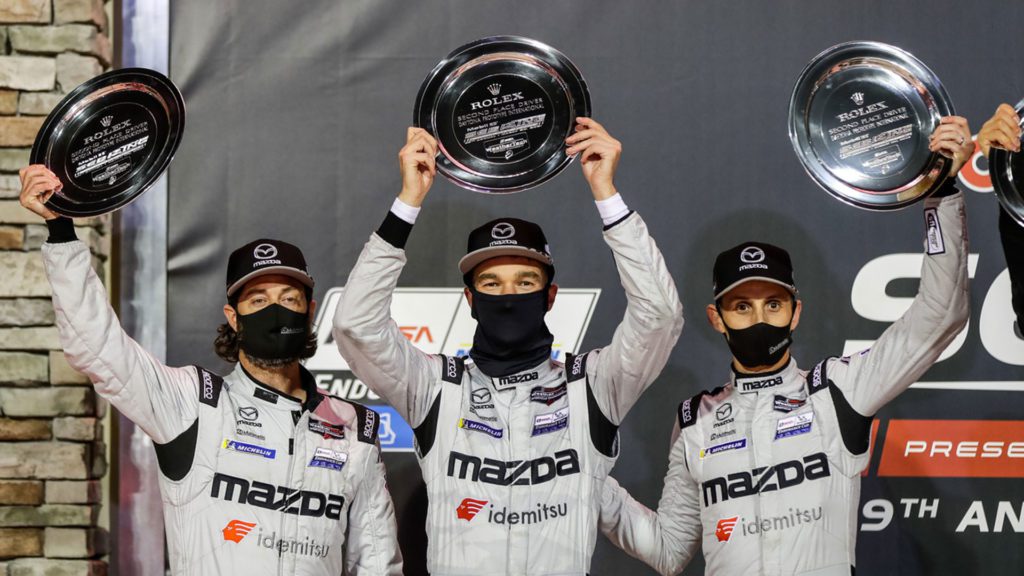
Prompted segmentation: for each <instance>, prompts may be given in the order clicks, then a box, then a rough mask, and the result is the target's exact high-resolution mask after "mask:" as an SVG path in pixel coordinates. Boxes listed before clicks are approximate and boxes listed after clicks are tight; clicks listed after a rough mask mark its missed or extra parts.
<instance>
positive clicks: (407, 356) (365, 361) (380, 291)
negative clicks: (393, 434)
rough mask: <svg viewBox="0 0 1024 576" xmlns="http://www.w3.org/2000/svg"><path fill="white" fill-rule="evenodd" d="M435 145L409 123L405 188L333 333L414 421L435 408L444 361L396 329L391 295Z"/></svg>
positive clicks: (359, 372)
mask: <svg viewBox="0 0 1024 576" xmlns="http://www.w3.org/2000/svg"><path fill="white" fill-rule="evenodd" d="M436 153H437V143H436V142H435V141H434V139H433V138H432V137H431V136H430V134H428V133H427V132H426V131H425V130H422V129H419V128H410V129H409V132H408V135H407V139H406V145H405V147H403V148H402V151H401V152H400V153H399V165H400V167H401V169H402V193H401V194H400V195H399V198H398V199H397V200H396V201H395V203H394V204H393V205H392V208H391V211H390V212H388V215H387V216H386V217H385V219H384V222H383V223H382V224H381V226H380V228H378V230H377V232H375V233H373V234H372V235H371V236H370V240H369V242H367V243H366V246H365V247H364V248H363V252H362V253H361V254H360V255H359V259H358V260H357V261H356V265H355V266H354V267H353V268H352V272H351V273H350V274H349V277H348V282H347V283H346V285H345V291H344V293H343V294H342V296H341V301H340V303H339V304H338V309H337V311H336V313H335V315H334V330H333V331H334V339H335V340H336V341H337V343H338V349H339V350H340V351H341V355H342V357H344V358H345V361H346V362H348V364H349V367H350V368H351V369H352V372H354V373H355V374H356V376H358V377H359V378H360V379H361V380H362V381H363V382H365V383H366V385H367V386H369V387H370V389H371V390H373V391H374V392H376V393H377V394H380V395H381V396H382V397H383V398H384V399H385V400H386V401H387V402H388V403H389V404H391V405H392V406H394V408H395V409H396V410H398V413H399V414H401V416H402V418H404V419H405V420H406V421H407V422H408V423H409V424H410V425H411V426H418V425H419V424H420V423H421V422H422V421H423V418H424V417H425V416H426V414H427V412H428V410H429V409H430V404H431V402H432V401H433V398H434V396H435V393H436V388H437V384H436V383H437V380H438V378H440V370H441V363H440V360H439V359H438V358H437V357H435V356H431V355H429V354H426V353H424V352H422V351H420V350H419V349H418V348H416V347H415V346H414V345H413V344H412V343H411V342H409V340H408V339H407V338H406V337H405V336H404V335H403V334H402V332H401V331H400V330H399V329H398V325H397V324H395V322H394V320H392V319H391V297H392V294H393V293H394V291H395V287H396V286H397V284H398V277H399V275H400V274H401V272H402V268H403V267H404V266H405V243H406V241H407V240H408V238H409V234H410V233H411V231H412V225H413V223H414V222H415V219H416V215H417V214H418V213H419V206H420V205H421V204H422V202H423V198H424V197H425V196H426V194H427V191H428V190H429V189H430V185H431V183H432V182H433V176H434V169H435V168H434V156H435V155H436Z"/></svg>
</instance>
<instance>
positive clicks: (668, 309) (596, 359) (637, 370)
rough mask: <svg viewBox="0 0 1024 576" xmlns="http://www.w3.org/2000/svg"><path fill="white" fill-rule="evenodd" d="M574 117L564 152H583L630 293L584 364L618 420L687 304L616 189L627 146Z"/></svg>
mask: <svg viewBox="0 0 1024 576" xmlns="http://www.w3.org/2000/svg"><path fill="white" fill-rule="evenodd" d="M577 122H578V125H577V129H576V133H575V134H573V135H572V136H570V137H569V139H568V140H567V143H568V144H569V145H570V146H569V148H568V149H567V152H568V153H569V154H576V153H579V154H580V163H581V164H582V166H583V175H584V177H585V178H586V179H587V182H588V184H590V189H591V192H592V193H593V195H594V200H595V201H596V202H597V206H598V210H599V211H600V213H601V217H602V220H603V221H604V224H605V231H604V239H605V242H606V243H607V244H608V246H609V247H610V248H611V250H612V255H613V256H614V258H615V266H616V268H617V269H618V272H619V279H620V281H621V283H622V288H623V290H625V292H626V313H625V316H624V317H623V319H622V322H620V323H619V326H618V327H617V328H616V329H615V334H614V335H613V336H612V341H611V344H610V345H608V346H606V347H604V348H602V349H600V350H597V351H596V352H595V353H594V354H592V356H593V357H592V358H590V359H589V360H588V361H587V372H588V377H589V381H590V383H591V385H592V388H593V391H594V397H595V400H596V401H597V404H598V406H599V407H600V408H601V411H602V412H603V413H604V414H605V416H606V417H607V418H608V419H609V420H610V421H611V422H612V423H613V424H619V423H621V422H622V420H623V418H625V416H626V413H627V412H628V411H629V409H630V408H632V406H633V404H634V403H636V401H637V399H638V398H639V397H640V395H641V394H642V393H643V392H644V390H646V389H647V387H648V386H650V385H651V383H653V382H654V379H655V378H657V376H658V374H659V373H661V369H662V368H664V367H665V363H666V362H667V361H668V356H669V353H670V352H671V351H672V347H673V346H675V343H676V341H677V340H678V339H679V334H680V332H681V331H682V329H683V305H682V304H681V303H680V302H679V294H678V293H677V292H676V285H675V282H674V281H673V280H672V276H671V275H670V274H669V273H668V268H667V267H666V266H665V259H664V258H663V257H662V255H661V251H660V250H659V249H658V246H657V244H655V242H654V239H653V238H651V236H650V234H649V233H648V231H647V225H646V224H644V221H643V219H641V218H640V216H639V215H638V214H636V213H634V212H631V211H629V209H628V208H627V207H626V204H625V202H624V201H623V200H622V197H621V196H620V195H619V194H618V192H617V191H616V189H615V185H614V183H613V177H614V174H615V169H616V167H617V165H618V161H619V156H620V155H621V153H622V145H621V144H620V143H619V142H618V141H617V140H615V139H614V138H612V137H611V136H610V135H609V134H608V132H607V131H606V130H605V129H604V127H602V126H601V125H600V124H598V123H597V122H595V121H594V120H592V119H590V118H579V119H578V120H577Z"/></svg>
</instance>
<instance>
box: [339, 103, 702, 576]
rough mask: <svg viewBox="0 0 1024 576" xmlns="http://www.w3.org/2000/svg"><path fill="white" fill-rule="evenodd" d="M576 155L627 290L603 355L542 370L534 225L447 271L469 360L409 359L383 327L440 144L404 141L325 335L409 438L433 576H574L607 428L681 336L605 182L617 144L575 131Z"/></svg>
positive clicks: (412, 136)
mask: <svg viewBox="0 0 1024 576" xmlns="http://www.w3.org/2000/svg"><path fill="white" fill-rule="evenodd" d="M577 122H578V124H577V128H576V132H575V133H574V134H573V135H572V136H571V137H570V138H569V139H568V140H567V144H568V148H567V153H568V154H577V153H579V154H580V159H581V164H582V168H583V173H584V176H585V178H586V179H587V182H588V183H589V184H590V187H591V191H592V193H593V196H594V199H595V201H596V202H597V206H598V209H599V212H600V213H601V216H602V219H603V221H604V223H605V231H604V238H605V241H606V242H607V244H608V246H609V248H611V251H612V254H613V256H614V258H615V264H616V266H617V267H618V271H619V274H620V277H621V281H622V286H623V288H624V289H625V292H626V299H627V306H626V313H625V317H624V318H623V320H622V322H621V324H619V326H618V329H617V330H616V331H615V334H614V336H613V338H612V342H611V344H610V345H608V346H606V347H604V348H599V349H597V350H592V351H590V352H588V353H586V354H580V355H577V356H568V357H567V359H566V363H565V365H564V366H563V364H562V363H560V362H555V361H553V360H552V359H551V344H552V337H551V334H550V332H548V329H547V326H546V325H545V324H544V315H545V313H546V312H547V311H548V310H549V309H550V308H551V305H552V303H553V302H554V299H555V294H556V292H557V286H556V285H554V284H553V283H552V278H553V274H554V266H553V260H552V258H551V254H550V251H549V250H548V246H547V241H546V239H545V238H544V234H543V232H542V231H541V229H540V227H539V226H537V225H536V224H533V223H530V222H526V221H523V220H519V219H513V218H499V219H497V220H494V221H492V222H489V223H487V224H485V225H483V226H481V227H479V228H477V229H476V230H474V231H473V232H472V233H471V234H470V237H469V250H468V253H467V255H466V256H465V257H464V258H463V259H462V260H461V261H460V263H459V267H460V271H461V272H462V273H463V275H464V280H465V283H466V286H467V288H466V297H467V299H468V301H469V303H470V306H471V309H472V311H473V315H474V317H475V318H476V319H477V331H476V335H475V337H474V342H473V348H472V351H471V352H470V359H464V358H453V357H445V356H441V355H430V354H426V353H423V352H421V351H419V350H418V349H416V348H415V347H414V346H413V345H412V344H411V343H410V342H409V341H408V340H407V339H406V338H405V337H404V336H403V335H402V333H401V331H400V330H399V327H398V326H397V325H396V324H395V322H394V321H393V320H392V319H391V312H390V307H391V297H392V293H393V291H394V289H395V287H396V285H397V283H398V278H399V275H400V274H401V271H402V268H403V267H404V265H405V261H406V255H405V250H404V246H405V243H406V240H407V238H408V237H409V233H410V232H411V230H412V224H413V222H414V220H415V218H416V215H417V214H418V212H419V206H420V204H421V203H422V202H423V199H424V197H425V196H426V194H427V191H428V190H429V188H430V185H431V184H432V181H433V177H434V174H435V165H434V157H435V155H436V153H437V143H436V142H435V140H434V139H433V137H431V136H430V134H428V133H427V132H426V131H424V130H421V129H417V128H410V129H409V133H408V141H407V144H406V146H405V147H404V148H403V149H402V151H401V153H400V154H399V159H400V165H401V169H402V174H403V189H402V193H401V194H400V195H399V197H398V199H397V200H396V201H395V203H394V204H393V206H392V209H391V211H390V212H389V214H388V215H387V217H386V218H385V220H384V223H383V224H382V225H381V227H380V228H379V229H378V231H377V232H376V233H374V234H373V235H372V236H371V237H370V240H369V242H368V243H367V244H366V246H365V248H364V249H363V252H362V254H361V255H360V257H359V260H358V262H357V263H356V265H355V267H353V269H352V272H351V275H350V276H349V279H348V283H347V285H346V287H345V292H344V295H343V296H342V299H341V302H340V304H339V305H338V309H337V314H336V317H335V321H334V322H335V324H334V334H335V338H336V340H337V342H338V347H339V348H340V350H341V353H342V355H343V356H344V357H345V359H346V361H347V362H348V363H349V365H350V366H351V368H352V371H353V372H354V373H355V374H356V375H357V376H358V377H359V378H360V379H361V380H363V381H364V382H366V384H367V386H369V387H370V389H372V390H374V391H375V392H376V393H377V394H380V395H381V396H382V397H383V398H384V399H385V400H386V401H387V402H388V403H390V404H391V405H392V406H394V407H395V408H396V409H397V411H398V413H399V414H401V415H402V417H403V418H405V420H406V421H408V422H409V424H410V425H411V426H413V428H414V431H415V438H416V447H417V456H418V457H419V463H420V467H421V468H422V471H423V478H424V480H425V481H426V485H427V494H428V499H429V504H428V512H427V527H426V528H427V536H428V549H427V568H428V570H429V571H430V573H431V574H434V576H442V575H455V574H458V575H470V574H472V575H481V574H530V575H543V574H560V575H569V574H584V573H586V572H587V570H589V568H590V559H591V555H592V553H593V548H594V544H595V540H596V535H597V520H598V507H599V504H600V497H601V490H602V488H603V485H604V479H605V477H606V476H607V474H608V471H609V470H611V468H612V465H613V464H614V463H615V459H616V457H617V455H618V445H617V439H618V425H619V424H620V423H621V422H622V420H623V418H624V417H625V416H626V413H627V412H628V411H629V409H630V408H631V407H632V406H633V404H634V403H635V402H636V400H637V398H639V396H640V394H642V393H643V391H644V390H645V389H646V388H647V387H648V386H649V385H650V384H651V383H652V382H653V381H654V379H655V377H656V376H657V375H658V373H659V372H660V371H661V369H662V367H663V366H664V364H665V362H666V361H667V359H668V355H669V352H670V351H671V349H672V347H673V345H674V344H675V342H676V340H677V339H678V337H679V333H680V331H681V329H682V305H681V304H680V302H679V297H678V295H677V293H676V288H675V284H674V283H673V281H672V278H671V277H670V276H669V274H668V271H667V269H666V267H665V262H664V260H663V258H662V256H661V253H660V252H659V250H658V248H657V246H656V245H655V243H654V240H652V239H651V237H650V236H649V234H648V232H647V228H646V226H645V225H644V222H643V220H642V219H641V218H640V216H639V215H638V214H636V213H634V212H631V211H630V210H629V209H628V208H627V207H626V205H625V202H624V201H623V200H622V197H621V196H619V195H618V193H617V192H616V190H615V187H614V185H613V183H612V177H613V175H614V172H615V167H616V164H617V162H618V158H619V155H620V153H621V146H620V144H619V143H618V142H617V141H616V140H614V139H613V138H612V137H611V136H609V135H608V133H607V132H606V131H605V130H604V128H603V127H601V125H600V124H598V123H597V122H595V121H594V120H592V119H589V118H580V119H578V120H577Z"/></svg>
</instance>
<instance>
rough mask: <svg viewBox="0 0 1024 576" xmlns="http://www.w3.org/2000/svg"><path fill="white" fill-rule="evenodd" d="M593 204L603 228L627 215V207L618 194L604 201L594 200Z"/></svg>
mask: <svg viewBox="0 0 1024 576" xmlns="http://www.w3.org/2000/svg"><path fill="white" fill-rule="evenodd" d="M594 204H595V205H596V206H597V211H598V213H599V214H601V222H602V223H603V224H604V225H605V226H608V225H611V224H614V223H615V222H618V221H619V220H622V219H623V218H624V217H625V216H627V215H628V214H629V207H628V206H626V201H625V200H623V198H622V195H621V194H619V193H618V192H616V193H615V194H614V195H612V196H611V197H609V198H606V199H604V200H594Z"/></svg>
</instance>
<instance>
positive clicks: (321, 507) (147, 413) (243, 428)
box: [42, 241, 402, 576]
mask: <svg viewBox="0 0 1024 576" xmlns="http://www.w3.org/2000/svg"><path fill="white" fill-rule="evenodd" d="M42 251H43V258H44V263H45V266H46V272H47V275H48V276H49V279H50V284H51V285H52V287H53V304H54V309H55V310H56V314H57V327H58V329H59V331H60V338H61V344H62V345H63V347H64V353H65V354H66V355H67V357H68V361H69V362H70V363H71V365H72V366H73V367H75V368H76V369H77V370H80V371H82V372H84V373H85V374H87V375H88V376H89V377H90V378H91V379H92V381H93V385H94V386H95V388H96V391H97V393H99V395H100V396H102V397H104V398H106V399H107V400H109V401H110V403H111V404H113V405H114V406H115V407H117V409H118V410H119V411H120V412H121V413H122V414H124V415H125V416H126V417H128V418H129V419H130V420H132V421H133V422H135V424H136V425H138V426H139V427H140V428H142V429H143V430H144V431H145V432H146V433H147V434H148V435H149V436H150V437H151V438H152V439H153V441H154V442H155V443H156V451H157V457H158V461H159V464H160V472H161V475H160V493H161V495H162V496H163V510H164V521H165V526H166V529H167V543H168V548H169V550H170V565H171V572H172V573H173V574H175V575H177V576H186V575H232V574H238V575H244V576H258V575H264V574H267V575H269V574H274V575H303V576H305V575H324V576H328V575H329V576H338V575H340V574H342V573H347V574H359V575H392V574H401V572H402V560H401V555H400V553H399V551H398V542H397V538H396V531H397V530H396V525H395V517H394V510H393V508H392V505H391V497H390V495H389V494H388V491H387V487H386V486H385V479H384V467H383V464H382V463H381V461H380V453H379V449H378V447H377V445H376V440H377V438H376V437H377V414H376V413H375V412H373V411H371V410H368V409H366V408H364V407H362V406H359V405H357V404H352V403H349V402H346V401H343V400H340V399H338V398H334V397H331V396H325V395H323V394H321V393H320V392H319V391H318V390H317V388H316V386H315V384H314V382H313V379H312V376H311V375H310V374H309V373H308V372H306V371H305V369H303V381H304V383H303V387H304V389H305V392H306V401H305V403H302V402H299V401H298V399H296V398H292V397H290V396H287V395H284V394H281V393H279V392H277V391H276V390H274V389H272V388H269V387H267V386H264V385H263V384H261V383H259V382H256V381H255V380H253V379H252V378H250V377H249V376H248V375H247V374H246V373H245V371H244V370H243V369H242V367H241V365H238V366H237V367H236V368H235V370H234V371H233V372H231V374H229V375H228V376H227V377H226V378H223V379H221V378H220V377H219V376H217V375H215V374H213V373H211V372H209V371H207V370H204V369H203V368H199V367H194V366H190V367H185V368H171V367H168V366H165V365H163V364H162V363H161V362H159V361H158V360H157V359H155V358H153V357H152V356H151V355H150V354H148V353H147V352H146V351H145V350H143V349H142V348H141V347H140V346H139V345H138V344H137V343H136V342H135V341H134V340H132V339H131V338H129V337H128V335H127V334H125V333H124V331H123V330H122V329H121V326H120V324H119V323H118V320H117V317H116V316H115V315H114V311H113V310H112V309H111V308H110V305H109V303H108V301H107V296H106V291H105V289H104V287H103V285H102V284H101V283H100V281H99V279H98V278H97V277H96V274H95V272H93V270H92V266H91V264H90V255H89V250H88V249H87V248H86V246H85V244H83V243H82V242H78V241H74V242H63V243H56V244H51V243H47V244H44V245H43V250H42Z"/></svg>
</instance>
